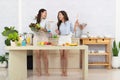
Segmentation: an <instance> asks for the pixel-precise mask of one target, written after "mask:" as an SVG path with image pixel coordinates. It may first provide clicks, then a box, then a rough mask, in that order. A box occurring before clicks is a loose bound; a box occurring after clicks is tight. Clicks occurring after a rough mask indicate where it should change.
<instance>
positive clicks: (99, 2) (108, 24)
mask: <svg viewBox="0 0 120 80" xmlns="http://www.w3.org/2000/svg"><path fill="white" fill-rule="evenodd" d="M41 8H45V9H47V11H48V20H53V21H56V20H57V19H56V16H57V13H58V11H59V10H66V11H67V13H68V14H69V17H70V20H71V21H72V22H73V23H74V22H75V19H76V16H77V14H79V21H80V22H81V23H83V22H86V23H87V24H88V26H87V27H86V29H85V32H87V31H89V32H90V33H91V34H92V35H110V36H112V37H114V36H115V0H38V1H35V0H22V27H23V28H22V31H23V32H25V31H28V32H30V29H29V27H28V25H29V24H30V23H31V22H33V21H35V20H33V19H34V17H35V16H36V15H37V12H38V10H39V9H41ZM52 27H54V26H52Z"/></svg>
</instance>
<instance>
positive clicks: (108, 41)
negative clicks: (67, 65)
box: [80, 38, 111, 69]
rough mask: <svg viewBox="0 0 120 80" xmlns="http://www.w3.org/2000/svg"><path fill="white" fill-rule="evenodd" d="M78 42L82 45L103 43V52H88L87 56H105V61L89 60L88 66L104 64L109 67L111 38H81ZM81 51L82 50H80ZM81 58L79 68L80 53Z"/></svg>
mask: <svg viewBox="0 0 120 80" xmlns="http://www.w3.org/2000/svg"><path fill="white" fill-rule="evenodd" d="M80 43H81V44H82V45H88V46H91V45H93V46H94V45H105V52H104V53H89V56H93V57H96V56H105V62H97V61H94V62H92V63H90V62H89V66H104V65H106V67H107V68H108V69H111V38H81V39H80ZM81 53H82V51H81ZM80 55H81V56H80V58H81V62H80V63H81V64H80V65H81V66H80V67H81V68H82V54H80Z"/></svg>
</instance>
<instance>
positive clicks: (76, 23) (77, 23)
mask: <svg viewBox="0 0 120 80" xmlns="http://www.w3.org/2000/svg"><path fill="white" fill-rule="evenodd" d="M78 26H80V23H79V22H78V19H77V20H76V21H75V27H78Z"/></svg>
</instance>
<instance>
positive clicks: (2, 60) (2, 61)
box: [0, 52, 9, 68]
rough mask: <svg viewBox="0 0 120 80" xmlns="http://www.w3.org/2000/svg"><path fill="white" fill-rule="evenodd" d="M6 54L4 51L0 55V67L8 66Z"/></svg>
mask: <svg viewBox="0 0 120 80" xmlns="http://www.w3.org/2000/svg"><path fill="white" fill-rule="evenodd" d="M8 55H9V53H8V52H6V53H5V54H4V55H1V56H0V67H5V68H7V67H8Z"/></svg>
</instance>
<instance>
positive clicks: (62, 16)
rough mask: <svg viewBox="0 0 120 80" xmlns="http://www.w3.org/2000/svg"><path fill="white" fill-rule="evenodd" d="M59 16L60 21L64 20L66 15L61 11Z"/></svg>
mask: <svg viewBox="0 0 120 80" xmlns="http://www.w3.org/2000/svg"><path fill="white" fill-rule="evenodd" d="M58 18H59V20H60V21H62V20H64V15H63V14H62V13H61V12H59V14H58Z"/></svg>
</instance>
